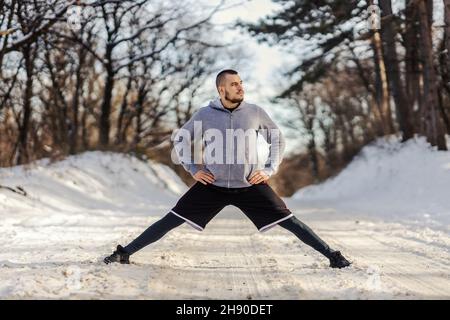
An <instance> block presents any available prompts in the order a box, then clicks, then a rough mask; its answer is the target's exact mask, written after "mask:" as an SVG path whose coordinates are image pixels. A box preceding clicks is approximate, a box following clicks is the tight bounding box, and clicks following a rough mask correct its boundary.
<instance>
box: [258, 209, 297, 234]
mask: <svg viewBox="0 0 450 320" xmlns="http://www.w3.org/2000/svg"><path fill="white" fill-rule="evenodd" d="M292 216H294V214H293V213H291V214H290V215H288V216H287V217H284V218H281V219H280V220H277V221H275V222H272V223H271V224H268V225H267V226H264V227H262V228H261V229H259V231H260V232H264V231H267V230H269V229H270V228H272V227H274V226H275V225H276V224H278V223H280V222H281V221H284V220H287V219H289V218H290V217H292Z"/></svg>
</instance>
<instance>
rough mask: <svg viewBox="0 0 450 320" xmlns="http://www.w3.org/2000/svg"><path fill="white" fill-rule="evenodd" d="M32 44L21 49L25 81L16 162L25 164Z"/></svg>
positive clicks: (32, 66)
mask: <svg viewBox="0 0 450 320" xmlns="http://www.w3.org/2000/svg"><path fill="white" fill-rule="evenodd" d="M32 46H33V44H30V45H27V46H26V47H24V50H23V51H22V54H23V58H24V61H25V72H26V75H27V79H26V81H25V90H24V95H23V116H22V123H21V124H20V126H19V130H20V132H19V144H18V147H19V148H18V156H17V164H18V165H20V164H25V163H27V162H28V160H29V154H28V143H27V142H28V136H29V128H30V121H31V113H32V110H31V98H32V97H33V72H34V54H33V52H32V51H33V49H32Z"/></svg>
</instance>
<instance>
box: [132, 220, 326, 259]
mask: <svg viewBox="0 0 450 320" xmlns="http://www.w3.org/2000/svg"><path fill="white" fill-rule="evenodd" d="M184 222H185V221H184V220H183V219H181V218H180V217H177V216H176V215H174V214H173V213H171V212H169V213H168V214H166V215H165V216H164V217H163V218H162V219H160V220H158V221H156V222H155V223H154V224H152V225H151V226H150V227H148V228H147V229H146V230H145V231H144V232H143V233H142V234H141V235H140V236H139V237H137V238H136V239H135V240H133V241H132V242H131V243H130V244H129V245H127V246H126V247H125V248H124V249H125V251H127V252H128V253H129V254H130V255H132V254H133V253H135V252H137V251H139V250H141V249H142V248H144V247H146V246H148V245H149V244H150V243H153V242H155V241H157V240H159V239H161V238H162V237H163V236H164V235H165V234H166V233H167V232H169V231H170V230H172V229H174V228H176V227H178V226H180V225H182V224H183V223H184ZM279 225H280V226H281V227H283V228H285V229H287V230H289V231H290V232H292V233H293V234H295V235H296V236H297V238H299V239H300V240H301V241H303V242H304V243H306V244H307V245H309V246H311V247H312V248H314V249H315V250H317V251H319V252H320V253H322V254H323V255H324V256H326V257H329V254H330V253H331V252H332V250H331V249H330V247H329V246H328V245H327V244H326V243H325V242H324V241H323V240H322V239H320V237H319V236H318V235H316V234H315V233H314V232H313V231H312V230H311V229H310V228H309V227H308V226H307V225H305V224H304V223H303V222H301V221H300V220H298V219H297V218H296V217H294V216H293V217H291V218H289V219H287V220H284V221H282V222H280V223H279Z"/></svg>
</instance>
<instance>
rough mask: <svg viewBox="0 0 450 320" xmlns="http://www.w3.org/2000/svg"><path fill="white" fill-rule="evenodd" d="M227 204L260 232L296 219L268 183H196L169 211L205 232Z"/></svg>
mask: <svg viewBox="0 0 450 320" xmlns="http://www.w3.org/2000/svg"><path fill="white" fill-rule="evenodd" d="M227 205H233V206H236V207H237V208H239V209H241V210H242V212H243V213H244V214H245V215H246V216H247V217H248V218H249V219H250V220H251V221H252V222H253V224H254V225H255V226H256V228H258V230H259V231H267V230H268V229H269V228H271V227H274V226H275V225H277V224H278V223H279V222H281V221H283V220H286V219H289V218H290V217H292V216H293V213H292V212H291V211H290V210H289V209H288V208H287V207H286V204H285V203H284V201H283V200H282V199H281V198H280V197H279V196H278V195H277V194H276V193H275V191H273V189H272V188H271V187H270V186H269V185H268V184H267V183H260V184H255V185H252V186H250V187H244V188H224V187H218V186H215V185H213V184H207V185H204V184H203V183H201V182H196V183H195V184H194V185H193V186H192V187H191V188H190V189H189V190H188V191H187V192H186V193H185V194H184V195H183V196H182V197H181V198H180V199H179V200H178V202H177V204H176V205H175V207H173V208H172V209H171V210H170V211H171V212H172V213H173V214H175V215H177V216H178V217H180V218H182V219H184V220H185V221H186V222H187V223H189V224H190V225H191V226H192V227H194V228H195V229H197V230H200V231H203V229H204V228H205V227H206V225H207V224H208V222H209V221H211V219H212V218H214V217H215V216H216V215H217V214H218V213H219V212H220V211H221V210H222V209H223V208H224V207H226V206H227Z"/></svg>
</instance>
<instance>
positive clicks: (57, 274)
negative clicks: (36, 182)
mask: <svg viewBox="0 0 450 320" xmlns="http://www.w3.org/2000/svg"><path fill="white" fill-rule="evenodd" d="M298 209H299V210H298V211H297V212H300V214H297V216H298V217H299V218H300V219H302V220H303V221H304V222H305V223H307V224H308V225H310V226H311V227H312V228H313V229H314V230H315V231H316V232H317V233H318V234H319V235H321V236H322V237H323V238H324V239H325V240H326V241H327V242H328V243H329V244H330V245H331V246H332V247H335V248H338V249H340V250H342V251H343V253H345V254H346V255H348V256H349V257H350V259H352V260H353V261H354V264H353V266H352V267H351V268H349V269H343V270H334V269H330V268H328V267H327V260H326V259H325V258H323V257H322V256H320V255H319V254H318V253H316V252H315V251H313V250H312V249H310V248H309V247H307V246H306V245H304V244H303V243H301V242H299V241H298V240H297V239H296V238H295V237H294V236H292V235H291V234H290V233H289V232H287V231H285V230H284V229H282V228H280V227H275V228H274V229H272V230H270V231H268V232H266V233H262V234H260V233H258V232H257V231H256V229H255V228H254V226H253V225H252V224H251V223H250V222H249V221H248V220H245V218H240V217H241V216H240V213H239V212H238V210H237V209H235V208H233V207H228V208H226V209H225V210H224V211H223V212H222V213H220V215H219V216H218V217H217V218H216V219H215V220H213V221H212V222H211V223H210V225H208V227H207V228H206V229H205V231H204V232H203V233H201V232H198V231H196V230H194V229H192V228H191V227H189V226H187V225H184V226H182V227H180V228H178V229H176V230H174V231H172V232H171V233H170V234H168V235H167V236H166V237H165V238H163V239H162V240H161V241H159V242H158V243H156V244H154V245H151V246H149V247H147V248H145V249H144V250H142V251H140V252H139V253H138V254H136V255H135V256H133V261H135V264H133V265H129V266H122V265H108V266H106V265H103V264H102V263H101V262H100V261H99V259H100V258H101V257H102V256H103V255H104V254H105V253H107V252H109V251H110V250H111V248H112V245H113V244H115V243H117V242H118V241H119V242H126V241H128V240H130V239H131V238H132V237H133V236H135V235H137V234H138V233H139V232H140V231H142V230H143V229H144V228H145V227H146V226H147V225H148V224H150V223H151V222H152V221H155V219H156V218H155V217H145V216H142V214H138V215H135V216H133V215H132V216H129V215H127V223H126V224H122V225H119V224H118V222H119V221H120V220H122V221H123V214H121V215H119V214H118V213H114V212H111V211H108V212H101V211H97V212H90V213H84V214H81V213H80V214H78V215H73V214H71V215H70V216H66V215H64V214H61V215H60V216H58V217H57V216H55V215H54V216H52V217H51V219H48V221H47V220H45V218H42V219H40V218H38V217H36V216H35V215H34V216H33V217H28V218H27V217H24V215H23V214H22V215H20V217H18V218H13V217H10V218H8V219H5V220H4V221H3V223H2V225H1V227H0V241H1V243H2V244H4V245H3V246H2V249H1V251H0V275H1V276H0V277H1V281H0V298H2V299H12V298H20V299H35V298H74V299H77V298H88V299H92V298H94V299H97V298H102V299H110V298H125V299H209V298H212V299H408V298H419V299H448V298H450V254H449V252H448V248H449V247H450V238H449V237H448V234H446V233H445V232H442V231H436V230H435V231H433V230H431V229H420V230H415V229H414V228H413V227H411V226H409V227H407V226H403V225H401V224H398V223H385V222H373V221H368V220H358V222H355V220H354V219H351V220H350V219H346V220H344V219H342V218H339V219H336V217H337V216H338V215H336V213H335V212H332V211H329V212H327V211H324V212H320V213H318V214H315V213H313V212H314V211H313V210H311V209H310V208H309V209H301V208H298ZM33 219H34V220H33ZM37 221H40V223H39V224H37ZM46 221H47V222H46Z"/></svg>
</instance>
